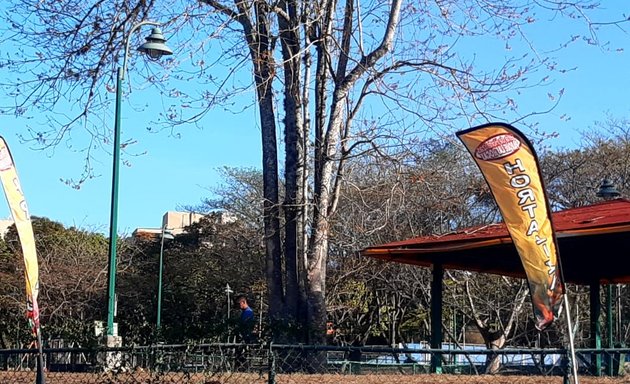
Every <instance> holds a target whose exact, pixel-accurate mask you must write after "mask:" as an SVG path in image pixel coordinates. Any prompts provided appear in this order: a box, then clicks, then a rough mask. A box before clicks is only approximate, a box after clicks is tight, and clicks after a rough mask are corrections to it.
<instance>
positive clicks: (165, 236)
mask: <svg viewBox="0 0 630 384" xmlns="http://www.w3.org/2000/svg"><path fill="white" fill-rule="evenodd" d="M174 238H175V237H174V236H173V235H172V234H171V233H170V232H169V231H167V230H166V225H165V226H163V227H162V240H161V242H160V271H159V273H158V297H157V320H156V326H157V330H158V332H160V328H161V326H162V272H163V271H164V239H169V240H173V239H174Z"/></svg>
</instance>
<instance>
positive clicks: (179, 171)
mask: <svg viewBox="0 0 630 384" xmlns="http://www.w3.org/2000/svg"><path fill="white" fill-rule="evenodd" d="M607 4H609V6H611V4H614V5H613V6H614V7H615V8H612V9H609V10H607V11H605V12H602V13H601V14H600V15H601V17H602V19H610V18H612V19H621V18H622V14H623V13H624V12H626V10H625V9H622V7H623V6H622V5H621V4H625V2H621V1H618V2H609V3H607ZM629 8H630V7H629ZM629 10H630V9H629ZM628 13H630V12H628ZM566 27H567V25H566V24H562V23H556V22H553V21H550V22H547V23H540V24H538V23H534V24H532V25H531V30H530V32H531V33H532V36H533V37H534V40H535V43H539V44H543V45H544V44H545V43H546V42H550V41H553V39H552V38H551V37H552V36H554V33H555V32H557V31H559V30H560V29H561V28H566ZM622 27H623V28H630V25H628V24H626V25H623V26H622ZM164 32H165V35H166V36H167V37H168V31H167V30H165V31H164ZM562 32H565V33H566V31H564V30H563V31H562ZM599 36H600V38H601V41H607V40H610V41H611V45H610V47H608V49H602V48H600V47H597V46H591V45H588V44H585V43H577V44H573V45H571V46H569V47H568V48H567V49H565V50H563V51H560V52H558V53H557V54H556V55H555V56H556V57H557V60H558V62H559V64H560V65H561V66H564V67H576V70H574V71H571V72H568V73H566V74H564V75H562V76H560V77H557V78H554V79H553V83H552V85H551V87H550V88H549V89H548V90H544V89H541V90H532V91H528V92H525V93H523V94H521V95H520V96H519V99H517V102H518V103H520V104H521V106H523V107H524V109H527V107H528V106H530V105H531V106H532V107H534V106H537V105H539V101H540V100H539V99H540V98H545V97H546V94H547V92H548V91H553V90H557V89H560V88H564V96H563V98H562V100H561V102H560V104H559V106H558V107H557V108H556V109H555V110H554V111H552V112H551V113H549V114H547V115H544V116H539V117H537V118H536V120H537V121H539V122H540V126H541V128H544V129H545V130H548V131H557V132H559V133H560V138H559V139H557V140H556V141H555V142H554V143H555V145H557V146H563V147H575V146H577V145H578V144H579V143H578V139H579V135H578V134H577V132H578V131H579V130H585V129H588V128H589V127H590V126H593V124H594V122H595V121H602V120H605V118H606V113H610V114H611V115H613V116H615V117H625V116H628V114H629V111H630V103H629V101H628V100H629V92H628V90H630V56H629V55H630V39H629V35H628V34H627V33H626V32H625V31H624V30H623V29H621V28H618V27H606V28H605V29H603V30H601V31H600V32H599ZM0 49H1V48H0ZM478 49H479V54H480V55H488V57H497V58H498V59H499V60H500V59H501V55H502V53H499V55H496V53H497V52H493V51H491V50H489V49H488V47H479V48H478ZM134 80H135V79H134V74H133V73H130V74H129V76H128V79H127V81H130V82H131V84H132V89H133V90H132V92H131V94H130V95H128V98H127V99H126V100H125V101H124V102H123V114H122V116H123V120H122V135H123V141H124V140H125V139H126V138H129V137H131V133H133V137H134V139H137V140H138V143H137V144H135V145H134V147H133V148H134V149H133V151H132V152H130V153H138V154H141V155H139V156H132V155H130V154H129V153H128V154H126V155H124V160H125V161H126V162H128V163H129V166H126V165H123V166H121V177H120V199H119V219H118V222H119V224H118V229H119V233H123V234H129V233H131V232H132V231H133V230H134V229H135V228H137V227H159V226H160V223H161V217H162V215H163V214H164V213H165V212H166V211H168V210H175V209H177V208H178V207H181V206H188V205H196V204H199V203H200V201H201V200H202V199H203V198H204V197H206V196H209V195H210V192H209V191H208V188H209V187H213V186H216V185H217V184H218V183H219V182H220V180H219V179H218V174H217V172H216V169H217V168H218V167H222V166H245V167H256V168H260V164H261V151H260V130H259V128H258V124H257V121H258V116H257V114H256V111H255V110H254V109H251V108H250V109H247V110H245V111H244V112H242V113H240V114H234V113H231V112H226V111H225V110H222V109H220V108H219V109H217V110H213V111H211V112H210V114H209V115H208V116H207V117H206V118H205V119H204V121H203V126H204V128H203V129H199V128H197V127H193V126H186V127H182V128H180V129H179V130H178V133H179V134H180V136H179V137H173V136H170V135H169V134H168V132H166V131H161V132H157V133H148V132H146V131H145V127H146V126H148V125H149V124H150V122H151V121H152V120H153V119H154V117H155V115H154V114H155V113H156V112H155V110H154V109H151V108H150V109H149V110H145V111H141V112H138V108H136V107H137V106H138V105H141V104H142V103H147V102H148V100H151V98H152V97H155V91H154V90H152V89H150V88H147V87H142V86H140V85H139V84H138V83H137V82H136V81H134ZM243 98H245V102H246V103H252V102H253V95H252V94H249V95H247V96H243ZM0 103H1V104H3V105H6V100H3V99H0ZM112 108H113V105H112ZM112 114H113V112H112ZM562 115H568V116H570V120H568V121H565V120H562V119H560V116H562ZM36 123H37V122H36V121H33V119H20V118H16V117H14V116H7V115H0V133H1V135H2V136H3V137H4V138H5V140H6V141H7V142H8V145H9V147H10V149H11V152H12V154H13V157H14V160H15V163H16V165H17V169H18V174H19V176H20V179H21V183H22V189H23V191H24V194H25V196H26V199H27V203H28V206H29V208H30V211H31V215H34V216H45V217H48V218H50V219H52V220H55V221H59V222H61V223H63V224H64V225H66V226H78V227H81V228H85V229H90V230H96V231H100V232H104V233H105V232H106V231H107V226H108V222H109V207H110V193H111V152H107V153H101V154H100V155H98V156H97V162H96V163H94V164H93V165H94V167H95V172H96V174H97V175H99V177H97V178H95V179H91V180H89V181H87V182H86V183H84V185H83V186H82V187H81V188H80V189H73V188H71V187H69V186H67V185H65V184H64V183H63V182H61V181H60V179H62V178H76V177H77V176H78V175H79V174H80V173H81V170H82V166H83V163H82V157H81V155H80V154H78V153H76V152H74V151H73V150H72V149H68V148H67V145H66V142H64V143H62V144H61V145H60V146H58V147H57V148H55V149H54V150H50V149H49V150H45V151H37V150H33V149H31V148H30V147H29V145H27V144H23V143H21V142H20V140H19V139H18V137H17V134H18V133H19V132H23V130H24V129H26V128H27V127H29V126H30V125H33V124H36ZM111 124H112V126H113V119H112V121H111ZM461 128H462V129H463V128H468V127H461ZM279 137H281V136H279ZM8 217H9V211H8V208H7V207H6V204H0V218H8Z"/></svg>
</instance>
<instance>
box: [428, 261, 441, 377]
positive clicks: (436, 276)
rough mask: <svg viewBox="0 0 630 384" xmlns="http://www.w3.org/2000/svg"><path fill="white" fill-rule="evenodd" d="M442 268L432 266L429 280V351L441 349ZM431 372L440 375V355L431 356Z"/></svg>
mask: <svg viewBox="0 0 630 384" xmlns="http://www.w3.org/2000/svg"><path fill="white" fill-rule="evenodd" d="M443 279H444V267H443V266H442V264H439V263H436V264H433V280H431V349H442V280H443ZM431 372H432V373H442V355H441V354H437V353H432V354H431Z"/></svg>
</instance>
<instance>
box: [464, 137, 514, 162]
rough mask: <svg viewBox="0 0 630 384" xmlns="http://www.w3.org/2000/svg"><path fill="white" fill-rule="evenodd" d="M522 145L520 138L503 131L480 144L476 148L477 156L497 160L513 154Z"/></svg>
mask: <svg viewBox="0 0 630 384" xmlns="http://www.w3.org/2000/svg"><path fill="white" fill-rule="evenodd" d="M520 147H521V141H520V140H519V139H517V138H516V137H514V136H512V135H510V134H507V133H502V134H500V135H496V136H492V137H491V138H489V139H487V140H485V141H484V142H483V143H481V144H479V146H478V147H477V149H475V157H476V158H478V159H479V160H485V161H489V160H497V159H500V158H502V157H505V156H509V155H511V154H513V153H514V152H516V151H518V149H519V148H520Z"/></svg>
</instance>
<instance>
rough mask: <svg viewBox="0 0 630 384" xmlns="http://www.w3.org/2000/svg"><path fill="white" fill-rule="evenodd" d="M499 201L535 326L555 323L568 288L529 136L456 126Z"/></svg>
mask: <svg viewBox="0 0 630 384" xmlns="http://www.w3.org/2000/svg"><path fill="white" fill-rule="evenodd" d="M457 136H458V137H459V139H460V140H461V141H462V142H463V143H464V145H465V146H466V148H467V149H468V151H469V152H470V153H471V154H472V155H473V158H474V159H475V162H476V163H477V165H478V166H479V168H480V169H481V173H483V176H484V177H485V179H486V181H487V182H488V185H489V186H490V190H491V191H492V194H493V195H494V198H495V200H496V202H497V205H498V206H499V210H500V211H501V215H502V216H503V220H504V221H505V224H506V226H507V229H508V231H509V233H510V236H511V237H512V241H513V242H514V245H515V246H516V249H517V251H518V254H519V255H520V258H521V262H522V263H523V267H524V269H525V273H526V275H527V280H528V282H529V289H530V295H531V298H532V304H533V306H534V315H535V317H536V328H538V329H540V330H542V329H544V328H546V327H547V326H548V325H549V324H551V323H552V322H553V320H554V318H555V317H557V316H558V311H559V309H560V305H561V302H562V295H563V294H564V284H563V282H562V274H561V272H560V260H559V256H558V249H557V246H556V237H555V234H554V230H553V226H552V223H551V217H550V212H551V211H550V209H549V206H548V202H547V198H546V195H545V190H544V186H543V182H542V179H541V176H540V171H539V167H538V159H537V157H536V153H535V152H534V149H533V147H532V146H531V144H530V142H529V141H528V140H527V139H526V138H525V136H523V134H522V133H521V132H519V131H518V130H517V129H516V128H514V127H512V126H510V125H507V124H501V123H492V124H486V125H482V126H479V127H475V128H471V129H468V130H465V131H460V132H457Z"/></svg>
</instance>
